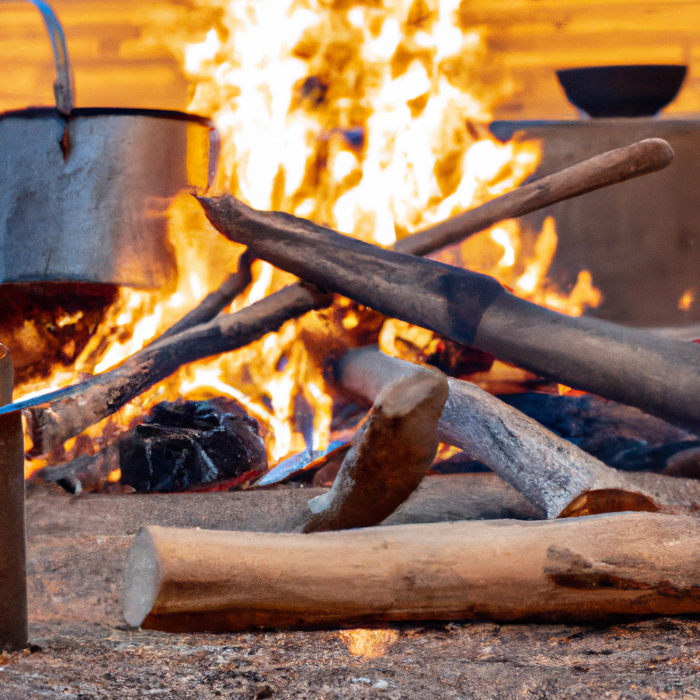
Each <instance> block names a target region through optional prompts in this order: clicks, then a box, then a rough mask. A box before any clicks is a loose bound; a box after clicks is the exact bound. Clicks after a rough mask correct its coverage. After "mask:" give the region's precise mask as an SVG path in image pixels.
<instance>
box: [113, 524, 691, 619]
mask: <svg viewBox="0 0 700 700" xmlns="http://www.w3.org/2000/svg"><path fill="white" fill-rule="evenodd" d="M699 559H700V522H698V520H697V519H694V518H689V517H685V516H668V515H659V514H653V513H624V514H615V515H604V516H597V517H588V518H574V519H567V520H554V521H540V522H517V521H515V522H514V521H508V520H501V521H495V522H494V521H486V522H465V523H437V524H431V525H398V526H394V527H377V528H366V529H361V530H349V531H341V532H324V533H316V534H311V535H300V534H288V535H279V534H277V535H275V534H263V533H242V532H215V531H207V530H199V529H189V530H186V529H176V528H163V527H145V528H141V530H140V531H139V532H138V534H137V535H136V538H135V540H134V543H133V544H132V546H131V549H130V550H129V553H128V556H127V562H126V575H125V586H124V595H123V601H124V603H123V604H124V619H125V620H126V622H127V623H128V624H129V625H131V626H132V627H139V626H140V627H145V628H149V629H160V630H167V631H172V632H195V631H208V632H238V631H242V630H247V629H254V628H260V627H263V628H281V627H320V626H325V627H335V626H358V625H366V624H372V623H376V622H397V621H404V620H458V619H473V618H481V619H484V618H485V619H490V620H495V621H498V622H512V621H518V622H520V621H547V622H594V621H595V622H600V621H604V620H607V619H611V618H619V617H620V616H630V615H634V616H638V615H680V614H696V613H700V595H699V594H698V590H700V570H699V569H698V566H697V562H698V560H699Z"/></svg>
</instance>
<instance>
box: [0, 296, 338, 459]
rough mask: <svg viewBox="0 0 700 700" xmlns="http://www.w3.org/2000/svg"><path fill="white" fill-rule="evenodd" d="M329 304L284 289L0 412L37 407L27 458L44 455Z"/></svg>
mask: <svg viewBox="0 0 700 700" xmlns="http://www.w3.org/2000/svg"><path fill="white" fill-rule="evenodd" d="M328 303H330V298H329V297H327V296H324V295H322V294H320V293H318V292H317V291H315V290H313V289H311V288H309V287H306V286H303V285H293V286H290V287H286V288H284V289H282V290H280V291H279V292H276V293H275V294H272V295H270V296H269V297H266V298H265V299H262V300H261V301H259V302H256V303H255V304H251V305H250V306H248V307H246V308H245V309H242V310H241V311H239V312H238V313H235V314H231V315H230V316H227V317H224V318H217V319H214V320H213V321H210V322H209V323H206V324H202V325H199V326H197V327H195V328H191V329H190V330H188V331H185V332H184V333H180V334H178V335H176V336H173V337H172V338H167V339H166V340H164V341H162V342H157V343H153V344H152V345H148V346H147V347H146V348H144V349H143V350H142V351H141V352H139V353H137V354H136V355H133V356H132V357H130V358H128V359H127V360H125V361H124V362H123V363H122V364H121V365H119V366H118V367H116V368H115V369H112V370H109V371H107V372H104V373H103V374H98V375H96V376H95V377H91V378H90V379H89V380H87V381H86V382H83V383H81V384H77V385H75V386H72V387H68V388H67V389H61V390H59V391H57V392H53V393H51V394H45V395H43V396H40V397H37V398H35V399H31V400H29V401H18V402H16V403H14V404H12V405H11V406H7V407H5V409H4V411H9V410H14V411H17V410H22V409H25V408H30V407H34V406H37V404H42V406H39V407H38V408H34V410H32V411H30V412H28V413H27V415H28V418H29V421H28V422H29V430H30V435H31V437H32V440H33V442H34V446H33V447H32V450H31V453H32V454H45V453H47V452H50V451H51V449H53V448H54V447H56V446H59V445H61V444H62V443H63V442H65V441H66V440H67V439H68V438H69V437H72V436H74V435H78V434H79V433H81V432H82V431H83V430H85V428H87V427H89V426H90V425H93V424H94V423H98V422H99V421H101V420H102V419H104V418H106V417H107V416H109V415H111V414H112V413H114V412H115V411H117V410H119V409H120V408H121V407H122V406H124V405H125V404H126V403H128V402H129V401H131V400H132V399H133V398H134V397H136V396H138V395H139V394H140V393H141V392H142V391H145V390H146V389H147V388H148V387H150V386H153V384H155V383H156V382H159V381H161V380H162V379H165V378H166V377H168V376H169V375H170V374H172V373H173V372H174V371H175V370H177V369H178V367H180V366H182V365H184V364H187V363H188V362H194V361H195V360H201V359H203V358H205V357H211V356H212V355H219V354H221V353H222V352H229V351H231V350H235V349H237V348H240V347H243V346H244V345H247V344H248V343H251V342H253V341H254V340H257V339H258V338H261V337H262V336H263V335H265V334H266V333H271V332H272V331H276V330H277V329H278V328H279V327H280V326H281V325H282V324H283V323H285V322H286V321H288V320H290V319H292V318H296V317H297V316H299V315H301V314H305V313H307V312H308V311H311V310H312V309H318V308H321V307H323V306H326V305H327V304H328ZM43 404H48V405H46V406H43ZM2 413H3V409H0V415H1V414H2Z"/></svg>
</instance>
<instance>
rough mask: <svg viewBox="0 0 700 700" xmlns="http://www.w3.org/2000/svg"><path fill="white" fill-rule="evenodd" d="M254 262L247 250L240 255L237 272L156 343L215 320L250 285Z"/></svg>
mask: <svg viewBox="0 0 700 700" xmlns="http://www.w3.org/2000/svg"><path fill="white" fill-rule="evenodd" d="M254 260H255V257H254V256H253V255H252V254H251V252H250V251H249V250H245V251H244V252H243V253H241V256H240V257H239V258H238V270H237V271H236V272H234V273H232V274H230V275H229V276H228V277H227V278H226V279H225V280H224V282H223V284H222V285H221V286H220V287H219V288H218V289H215V290H214V291H213V292H211V293H210V294H207V296H206V297H204V299H203V300H202V301H201V302H200V303H199V304H198V305H197V306H196V307H195V308H194V309H192V311H190V312H189V313H188V314H185V316H183V317H182V318H181V319H180V320H179V321H178V322H177V323H176V324H175V325H173V326H171V327H170V328H168V330H167V331H165V333H163V335H161V336H160V338H158V341H161V340H163V339H164V338H170V337H171V336H173V335H177V334H178V333H183V332H184V331H186V330H189V329H190V328H194V327H195V326H198V325H200V324H201V323H208V322H209V321H211V320H212V319H214V318H216V317H217V316H218V315H219V314H220V313H221V312H222V311H223V310H224V309H225V308H226V307H227V306H228V305H229V304H230V303H231V302H232V301H233V300H234V299H235V298H236V297H237V296H238V295H239V294H240V293H241V292H242V291H243V290H244V289H245V288H246V287H247V286H248V285H249V284H250V283H251V281H252V279H253V277H252V273H251V269H250V267H251V265H252V264H253V261H254Z"/></svg>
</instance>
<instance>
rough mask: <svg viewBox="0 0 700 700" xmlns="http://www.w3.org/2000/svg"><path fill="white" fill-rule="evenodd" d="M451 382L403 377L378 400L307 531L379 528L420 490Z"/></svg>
mask: <svg viewBox="0 0 700 700" xmlns="http://www.w3.org/2000/svg"><path fill="white" fill-rule="evenodd" d="M447 393H448V389H447V380H446V378H445V376H444V375H443V374H442V373H440V372H438V371H434V370H428V369H424V368H420V369H419V371H418V372H416V373H415V374H412V375H407V376H404V377H401V378H399V379H398V380H397V381H396V382H392V383H390V384H388V385H387V386H385V387H384V388H383V389H382V391H380V392H379V393H378V395H377V397H376V398H375V402H374V406H373V408H372V412H371V414H370V416H369V418H368V419H367V421H365V423H364V424H363V426H362V428H360V430H359V431H358V434H357V435H356V436H355V439H354V440H353V446H352V448H351V449H350V451H349V452H348V454H347V455H346V456H345V459H344V460H343V464H342V465H341V467H340V471H339V472H338V476H337V477H336V479H335V481H334V482H333V488H332V489H331V490H330V491H329V492H328V493H326V494H324V495H322V496H318V497H316V498H314V499H312V500H311V501H309V508H310V510H311V513H312V514H311V516H310V517H309V518H308V519H307V521H306V522H305V523H304V525H303V526H302V528H301V529H302V531H303V532H321V531H326V530H342V529H347V528H353V527H369V526H370V525H377V524H379V523H380V522H382V520H384V519H385V518H387V517H388V516H389V515H391V514H392V513H393V512H394V511H395V510H396V509H397V508H398V507H399V506H400V505H401V504H402V503H403V502H404V501H405V500H406V499H407V498H408V497H409V496H410V495H411V493H413V491H414V490H415V489H416V488H417V487H418V485H419V484H420V482H421V481H422V480H423V477H424V476H425V475H426V473H427V472H428V470H429V469H430V465H431V464H432V463H433V460H434V459H435V454H436V453H437V448H438V438H437V431H438V419H439V418H440V414H441V413H442V408H443V406H444V405H445V401H446V400H447Z"/></svg>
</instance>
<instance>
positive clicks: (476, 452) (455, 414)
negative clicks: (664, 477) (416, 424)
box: [340, 348, 659, 518]
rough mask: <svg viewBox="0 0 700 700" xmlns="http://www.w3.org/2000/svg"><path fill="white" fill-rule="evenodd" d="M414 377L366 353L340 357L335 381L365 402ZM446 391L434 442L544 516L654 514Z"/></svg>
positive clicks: (479, 396)
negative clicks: (492, 475) (487, 472)
mask: <svg viewBox="0 0 700 700" xmlns="http://www.w3.org/2000/svg"><path fill="white" fill-rule="evenodd" d="M416 370H418V371H423V370H422V369H421V368H417V366H416V365H413V364H411V363H410V362H405V361H404V360H399V359H396V358H393V357H389V356H388V355H385V354H383V353H381V352H378V351H376V350H375V349H373V348H364V349H361V350H354V351H351V352H348V353H347V354H346V355H345V357H344V358H343V360H342V362H341V364H340V378H341V381H342V383H343V384H344V385H345V386H346V387H347V388H349V389H351V390H353V391H354V392H355V393H357V394H360V395H362V396H364V397H365V398H368V399H370V400H371V399H372V398H374V396H376V395H377V394H378V393H379V392H380V391H381V390H382V388H383V387H384V386H386V385H390V384H391V383H393V382H395V381H397V379H398V378H400V377H405V376H407V375H409V376H410V375H412V374H413V373H414V372H416ZM448 384H449V387H450V396H449V398H448V400H447V403H446V404H445V408H444V410H443V412H442V416H441V418H440V423H439V431H438V434H439V437H440V440H442V441H443V442H445V443H447V444H449V445H455V446H456V447H459V448H461V449H463V450H464V451H465V452H467V453H468V454H469V455H470V456H471V457H473V458H474V459H477V460H478V461H479V462H481V463H482V464H485V465H486V466H488V467H489V468H490V469H492V470H493V471H495V472H496V473H497V474H498V475H499V476H500V477H501V478H502V479H504V480H505V481H507V482H508V483H509V484H510V485H511V486H513V487H514V488H516V489H517V490H518V491H519V492H520V493H522V494H523V496H525V498H527V499H528V500H529V501H530V502H531V503H533V504H534V505H536V506H539V507H540V508H542V509H543V510H544V512H545V513H546V514H547V517H549V518H556V517H560V516H566V515H573V514H576V515H581V514H593V513H603V512H609V511H611V510H651V511H656V510H657V509H658V508H659V505H657V504H656V502H655V501H654V499H653V498H651V497H649V496H648V495H646V494H645V493H644V491H643V490H642V489H640V488H639V487H638V486H636V485H635V484H632V483H631V482H629V481H628V480H627V479H625V476H624V475H623V474H621V473H619V472H618V471H617V470H615V469H612V468H611V467H608V466H606V465H605V464H603V463H602V462H600V461H599V460H597V459H596V458H595V457H592V456H591V455H589V454H588V453H587V452H584V451H583V450H581V449H579V448H578V447H576V446H575V445H573V444H571V443H570V442H567V441H566V440H564V439H562V438H560V437H559V436H557V435H555V434H554V433H552V432H550V431H549V430H547V429H546V428H543V427H542V426H541V425H540V424H539V423H537V422H535V421H534V420H532V419H531V418H528V417H527V416H526V415H524V414H523V413H520V411H518V410H516V409H514V408H512V407H511V406H508V405H507V404H505V403H503V402H502V401H501V400H500V399H497V398H496V397H495V396H492V395H491V394H489V393H487V392H485V391H484V390H483V389H480V388H479V387H477V386H476V385H474V384H471V383H469V382H464V381H460V380H458V379H451V378H450V379H448ZM574 510H575V513H574V512H573V511H574Z"/></svg>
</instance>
